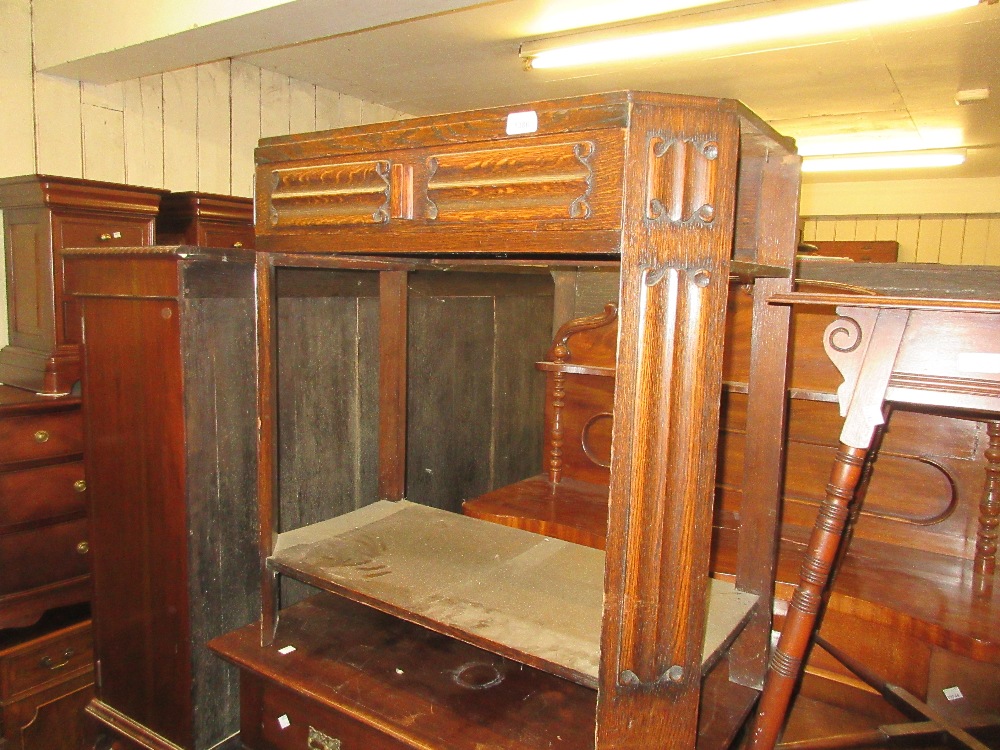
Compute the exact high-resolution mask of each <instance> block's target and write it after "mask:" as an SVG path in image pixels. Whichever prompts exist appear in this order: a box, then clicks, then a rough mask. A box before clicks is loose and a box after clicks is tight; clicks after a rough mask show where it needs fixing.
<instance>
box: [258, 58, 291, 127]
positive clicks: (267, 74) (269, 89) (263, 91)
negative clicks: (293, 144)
mask: <svg viewBox="0 0 1000 750" xmlns="http://www.w3.org/2000/svg"><path fill="white" fill-rule="evenodd" d="M289 96H290V92H289V81H288V77H287V76H283V75H281V74H280V73H274V72H272V71H270V70H261V71H260V135H261V137H262V138H267V137H268V136H272V135H288V133H289V132H290V130H289V119H288V113H289Z"/></svg>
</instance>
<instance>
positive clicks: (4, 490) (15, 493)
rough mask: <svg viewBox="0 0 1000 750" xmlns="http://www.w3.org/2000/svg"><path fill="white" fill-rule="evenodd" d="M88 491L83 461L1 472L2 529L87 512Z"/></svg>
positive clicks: (0, 521) (0, 528)
mask: <svg viewBox="0 0 1000 750" xmlns="http://www.w3.org/2000/svg"><path fill="white" fill-rule="evenodd" d="M86 492H87V483H86V482H85V481H84V479H83V461H70V462H69V463H64V464H52V465H50V466H41V467H39V468H36V469H22V470H21V471H8V472H3V473H0V532H3V531H4V530H5V529H7V530H9V527H11V526H17V525H19V524H26V523H33V522H37V521H44V520H45V519H49V518H51V519H57V518H64V517H66V516H69V515H73V514H79V513H83V512H84V510H85V506H86V503H85V498H86Z"/></svg>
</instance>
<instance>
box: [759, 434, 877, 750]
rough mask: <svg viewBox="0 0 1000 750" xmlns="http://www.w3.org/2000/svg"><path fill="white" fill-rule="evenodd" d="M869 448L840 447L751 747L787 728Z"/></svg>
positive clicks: (764, 745) (765, 744)
mask: <svg viewBox="0 0 1000 750" xmlns="http://www.w3.org/2000/svg"><path fill="white" fill-rule="evenodd" d="M867 452H868V451H867V449H865V448H854V447H851V446H849V445H845V444H844V443H841V444H840V447H839V449H838V450H837V456H836V458H835V459H834V463H833V469H832V470H831V472H830V483H829V484H827V486H826V498H825V499H824V500H823V504H822V505H821V506H820V509H819V513H817V515H816V523H815V525H814V527H813V531H812V536H811V537H810V539H809V546H808V548H807V550H806V556H805V559H804V560H803V561H802V570H801V572H800V579H799V585H798V587H797V588H796V589H795V593H794V595H793V596H792V601H791V603H790V604H789V608H788V616H787V617H786V618H785V626H784V628H783V629H782V632H781V638H780V640H779V641H778V645H777V647H776V648H775V650H774V653H773V654H772V656H771V663H770V665H769V667H768V672H767V677H766V679H765V681H764V692H763V693H762V695H761V698H760V704H759V706H758V707H757V716H756V719H755V720H754V724H753V728H752V729H751V732H750V737H749V739H748V741H747V747H748V748H749V749H750V750H770V748H773V747H774V744H775V742H776V741H777V739H778V734H779V733H780V732H781V728H782V725H783V724H784V720H785V716H786V714H787V713H788V705H789V703H790V702H791V698H792V690H793V689H794V687H795V682H796V680H797V679H798V677H799V674H800V673H801V671H802V662H803V659H804V658H805V653H806V650H807V649H808V647H809V641H810V639H811V638H812V634H813V630H814V629H815V627H816V619H817V617H818V615H819V611H820V607H821V606H822V602H823V597H824V593H825V591H826V584H827V581H828V580H829V577H830V570H831V568H832V567H833V563H834V560H835V559H836V557H837V550H838V548H839V547H840V542H841V538H842V537H843V533H844V525H845V522H846V520H847V516H848V513H849V512H850V506H851V501H852V499H853V497H854V491H855V489H856V488H857V486H858V481H859V480H860V478H861V471H862V468H863V466H864V463H865V455H866V454H867Z"/></svg>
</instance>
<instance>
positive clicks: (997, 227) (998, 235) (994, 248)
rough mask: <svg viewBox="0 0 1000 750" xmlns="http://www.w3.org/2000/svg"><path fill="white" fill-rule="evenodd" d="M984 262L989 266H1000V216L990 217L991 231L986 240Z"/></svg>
mask: <svg viewBox="0 0 1000 750" xmlns="http://www.w3.org/2000/svg"><path fill="white" fill-rule="evenodd" d="M983 263H984V264H985V265H988V266H1000V216H994V217H992V218H991V219H990V233H989V238H988V239H987V241H986V255H985V257H984V258H983Z"/></svg>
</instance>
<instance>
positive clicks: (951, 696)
mask: <svg viewBox="0 0 1000 750" xmlns="http://www.w3.org/2000/svg"><path fill="white" fill-rule="evenodd" d="M941 692H942V693H944V697H945V698H947V699H948V700H950V701H957V700H960V699H962V698H964V697H965V696H964V695H962V691H961V690H959V689H958V686H957V685H956V686H955V687H950V688H945V689H944V690H942V691H941Z"/></svg>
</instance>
